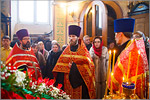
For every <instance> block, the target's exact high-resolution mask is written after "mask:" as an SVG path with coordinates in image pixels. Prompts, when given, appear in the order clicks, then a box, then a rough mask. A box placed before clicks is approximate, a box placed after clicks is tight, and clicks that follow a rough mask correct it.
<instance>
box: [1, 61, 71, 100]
mask: <svg viewBox="0 0 150 100" xmlns="http://www.w3.org/2000/svg"><path fill="white" fill-rule="evenodd" d="M9 69H10V68H9V67H7V66H5V65H4V64H2V63H1V73H0V74H1V77H0V78H1V96H2V97H1V98H2V99H70V97H69V95H67V94H66V93H65V92H64V91H63V90H62V89H61V87H62V84H58V86H57V87H54V86H53V84H54V83H55V81H54V80H53V79H51V80H49V79H48V78H47V79H46V78H45V79H42V78H41V77H40V78H38V80H36V79H34V78H30V77H29V76H28V72H26V73H24V72H21V71H19V70H9ZM14 69H15V68H14Z"/></svg>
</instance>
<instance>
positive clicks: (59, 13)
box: [0, 0, 150, 99]
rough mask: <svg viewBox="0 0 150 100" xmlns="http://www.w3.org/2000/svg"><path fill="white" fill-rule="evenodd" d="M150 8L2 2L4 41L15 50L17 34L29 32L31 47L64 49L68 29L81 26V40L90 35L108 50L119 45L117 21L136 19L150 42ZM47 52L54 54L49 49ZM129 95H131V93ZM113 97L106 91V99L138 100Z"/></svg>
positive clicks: (93, 1)
mask: <svg viewBox="0 0 150 100" xmlns="http://www.w3.org/2000/svg"><path fill="white" fill-rule="evenodd" d="M149 4H150V2H149V1H148V0H147V1H146V0H1V39H0V40H1V41H2V37H3V36H5V35H8V36H9V37H10V40H11V46H12V47H13V46H14V43H16V42H17V41H18V38H17V35H16V32H17V31H19V30H20V29H27V30H28V32H29V36H30V38H31V44H32V43H35V42H37V41H38V40H44V41H54V40H56V41H57V43H58V44H59V45H60V48H62V47H63V46H64V45H66V44H69V34H68V33H69V29H68V27H69V26H70V25H77V26H80V27H81V33H80V36H79V39H81V40H83V37H84V36H85V35H88V36H89V37H90V41H91V42H92V41H93V39H94V38H95V37H96V36H100V37H101V38H102V40H103V45H104V46H106V47H108V45H109V43H110V41H115V32H114V20H116V19H121V18H134V19H135V26H134V32H136V31H141V32H143V33H144V35H145V37H146V38H147V39H149V33H150V30H149V22H150V21H149ZM1 45H2V43H1ZM45 48H46V49H48V50H50V49H49V47H48V46H46V45H45ZM0 55H1V54H0ZM1 57H2V56H1ZM110 59H111V58H110ZM112 59H113V58H112ZM112 62H113V61H112ZM148 63H149V61H148ZM127 66H128V65H127ZM107 77H108V76H107ZM143 80H144V79H143ZM107 82H108V81H107ZM107 82H106V83H107ZM145 84H146V83H145ZM148 84H149V82H148ZM106 88H108V87H107V86H106ZM145 89H146V88H145ZM5 90H7V89H5ZM146 90H147V91H148V95H147V94H146V93H145V95H144V94H141V95H144V96H145V97H144V96H141V95H140V98H138V99H148V98H149V85H148V87H147V89H146ZM22 91H23V90H22ZM119 91H121V90H119ZM139 91H141V90H139ZM109 92H110V94H109ZM125 92H126V94H128V95H129V94H130V93H129V92H130V91H128V90H125ZM15 93H16V92H15ZM23 93H24V92H23ZM42 93H44V92H42ZM42 93H41V94H42ZM111 93H112V91H109V90H108V92H107V93H106V90H105V93H104V94H105V96H104V99H118V98H119V99H131V98H132V99H137V97H136V96H135V95H133V96H132V97H127V96H126V98H123V96H124V95H121V96H120V94H119V92H116V93H115V95H113V94H111ZM31 94H32V93H31ZM37 94H38V93H37ZM106 95H107V96H106ZM32 96H34V94H32ZM138 96H139V95H138ZM22 97H23V96H22ZM25 97H26V95H25ZM25 97H23V98H25ZM34 97H36V96H34ZM4 98H5V97H4ZM40 98H46V96H45V97H44V96H41V97H40ZM64 98H65V97H64ZM32 99H33V98H32ZM34 99H38V98H37V97H36V98H34ZM47 99H51V98H50V97H49V98H47ZM55 99H61V98H55ZM65 99H69V97H68V98H67V97H66V98H65ZM71 99H72V98H71ZM101 99H102V98H101Z"/></svg>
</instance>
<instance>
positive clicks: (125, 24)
mask: <svg viewBox="0 0 150 100" xmlns="http://www.w3.org/2000/svg"><path fill="white" fill-rule="evenodd" d="M134 22H135V20H134V19H132V18H123V19H118V20H115V21H114V30H115V31H114V32H115V40H108V41H109V42H108V43H109V44H108V47H106V46H104V45H103V40H102V37H101V36H96V37H95V38H94V39H93V40H92V42H91V40H90V37H89V36H88V35H85V36H84V37H83V41H82V40H81V39H79V36H80V31H81V27H79V26H77V25H70V26H69V44H64V46H63V47H62V48H61V47H60V45H59V43H58V42H57V41H56V40H53V41H52V42H51V47H50V48H51V49H46V48H45V45H44V43H43V41H41V40H38V41H36V42H35V43H32V44H31V41H30V37H29V33H28V30H27V29H21V30H19V31H17V32H16V35H17V37H18V39H19V42H17V43H16V44H15V45H14V47H13V48H11V47H10V43H11V41H10V38H9V36H4V37H2V48H1V61H3V63H5V64H6V65H7V66H15V67H16V69H22V71H28V73H29V76H30V77H35V78H36V79H37V78H38V77H42V78H49V79H54V80H55V86H57V85H58V84H59V83H61V84H62V85H63V87H62V89H63V90H64V91H65V92H66V93H67V94H69V95H71V98H72V99H79V98H80V99H89V98H90V99H95V98H97V99H102V98H103V97H104V94H105V88H106V80H107V71H108V59H109V54H108V51H109V50H116V51H117V53H116V58H115V62H116V65H115V67H116V68H115V70H114V78H115V77H116V80H117V81H118V84H121V81H120V80H121V79H119V78H118V76H116V75H118V72H119V71H118V70H119V68H120V67H119V66H118V65H117V64H118V62H119V61H120V62H121V60H122V59H120V58H119V57H121V55H122V54H123V51H124V52H125V49H126V48H128V46H129V43H130V40H131V39H137V38H141V37H143V40H144V45H145V46H144V47H145V49H144V50H145V51H146V55H147V59H148V60H149V42H148V38H145V36H144V33H142V32H140V31H137V32H135V33H133V30H134ZM132 35H133V36H132ZM148 60H147V63H149V62H148ZM118 67H119V68H118ZM124 70H125V72H126V69H125V67H124ZM143 70H144V72H145V70H146V71H147V70H149V69H148V68H147V66H146V65H145V69H143ZM120 73H121V72H120ZM141 73H143V72H141ZM141 73H140V74H141ZM120 78H122V77H120ZM114 90H116V88H115V87H114ZM138 92H139V91H137V93H138Z"/></svg>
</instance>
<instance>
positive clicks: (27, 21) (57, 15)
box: [1, 0, 149, 46]
mask: <svg viewBox="0 0 150 100" xmlns="http://www.w3.org/2000/svg"><path fill="white" fill-rule="evenodd" d="M20 2H21V3H20ZM38 2H39V3H38ZM38 2H37V6H36V8H35V7H34V6H35V5H34V3H36V2H34V0H33V1H28V0H27V1H19V0H1V37H2V36H3V35H9V36H10V37H11V41H13V40H16V36H15V33H16V32H17V31H18V30H19V29H22V28H26V29H28V31H29V33H30V35H31V36H32V38H33V41H34V40H36V39H37V37H46V38H49V39H50V40H54V39H55V40H57V41H58V42H59V43H60V45H61V46H62V45H63V44H66V43H68V38H67V37H68V36H67V32H68V30H67V29H68V26H69V25H72V24H73V25H79V26H81V28H82V29H81V35H80V38H83V36H84V35H86V34H87V35H89V36H90V39H91V41H92V39H93V37H94V36H102V38H103V41H104V45H105V46H107V42H108V40H107V39H108V38H110V39H112V40H114V38H115V37H114V34H115V33H114V29H113V20H115V19H119V18H126V17H130V18H135V19H136V22H135V29H134V31H142V32H143V33H144V34H145V36H147V37H149V1H142V0H137V1H119V0H118V1H117V0H116V1H111V0H110V1H109V0H107V1H105V0H104V1H103V0H102V1H101V0H81V1H78V0H77V1H76V0H47V1H45V2H44V1H40V0H39V1H38ZM29 4H30V5H29ZM22 5H23V6H22ZM33 5H34V6H33ZM41 6H42V7H41ZM26 7H27V8H26ZM27 9H30V10H27ZM21 12H22V13H21ZM38 16H39V17H38Z"/></svg>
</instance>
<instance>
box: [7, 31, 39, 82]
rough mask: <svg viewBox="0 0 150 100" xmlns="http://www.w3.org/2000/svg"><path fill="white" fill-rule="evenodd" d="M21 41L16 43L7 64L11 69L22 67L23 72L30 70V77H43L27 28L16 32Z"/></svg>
mask: <svg viewBox="0 0 150 100" xmlns="http://www.w3.org/2000/svg"><path fill="white" fill-rule="evenodd" d="M16 36H17V37H18V39H19V43H16V44H15V46H14V47H13V49H12V51H11V52H10V54H9V56H8V58H7V59H6V66H8V67H11V69H10V70H17V69H20V70H21V71H23V72H26V71H28V75H29V77H31V76H32V77H34V78H36V79H37V78H38V77H41V73H40V67H39V63H38V61H37V59H36V57H35V54H34V52H33V50H32V49H31V44H30V43H31V42H30V36H29V33H28V31H27V29H21V30H19V31H17V32H16Z"/></svg>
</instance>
